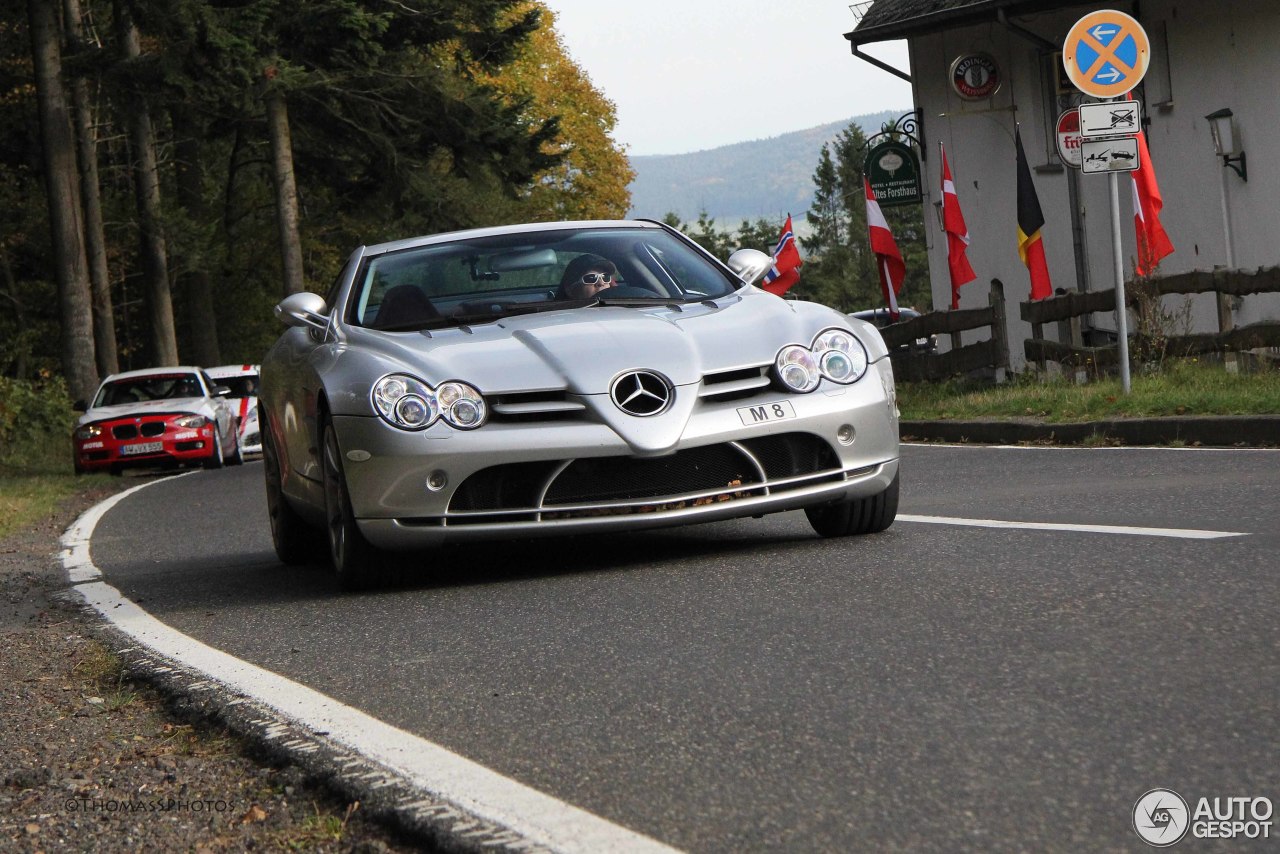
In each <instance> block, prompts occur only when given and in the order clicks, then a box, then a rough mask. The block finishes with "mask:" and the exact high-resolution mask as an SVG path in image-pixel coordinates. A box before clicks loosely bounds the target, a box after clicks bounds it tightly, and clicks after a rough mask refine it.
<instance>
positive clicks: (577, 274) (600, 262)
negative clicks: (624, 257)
mask: <svg viewBox="0 0 1280 854" xmlns="http://www.w3.org/2000/svg"><path fill="white" fill-rule="evenodd" d="M617 282H618V268H617V267H616V266H614V263H613V262H612V261H610V260H609V259H608V258H604V257H601V256H600V255H579V256H578V257H577V258H574V259H573V260H572V261H570V262H569V266H567V267H565V268H564V275H563V276H561V277H560V290H559V292H558V294H557V296H558V297H559V298H560V299H592V298H593V297H595V296H597V295H598V294H599V293H600V292H601V291H603V290H606V289H608V288H611V287H613V286H614V285H615V284H617Z"/></svg>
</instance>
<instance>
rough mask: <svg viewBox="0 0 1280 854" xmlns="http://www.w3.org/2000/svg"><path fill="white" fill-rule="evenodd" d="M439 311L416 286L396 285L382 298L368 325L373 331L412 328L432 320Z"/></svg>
mask: <svg viewBox="0 0 1280 854" xmlns="http://www.w3.org/2000/svg"><path fill="white" fill-rule="evenodd" d="M439 316H440V311H439V309H437V308H436V307H435V306H434V305H433V304H432V302H431V300H429V299H427V295H426V294H424V293H423V292H422V290H421V289H420V288H418V287H417V286H416V285H396V286H395V287H394V288H391V289H390V290H389V291H387V292H386V294H384V295H383V297H382V305H380V306H379V307H378V313H377V315H376V316H375V317H374V318H373V323H372V324H370V325H371V326H372V327H373V328H374V329H386V328H387V327H390V326H412V325H413V324H415V323H423V322H425V321H428V320H434V319H435V318H437V317H439Z"/></svg>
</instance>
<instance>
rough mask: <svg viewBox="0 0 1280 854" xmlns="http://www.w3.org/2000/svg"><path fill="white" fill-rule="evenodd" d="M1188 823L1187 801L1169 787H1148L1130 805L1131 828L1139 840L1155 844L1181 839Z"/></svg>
mask: <svg viewBox="0 0 1280 854" xmlns="http://www.w3.org/2000/svg"><path fill="white" fill-rule="evenodd" d="M1190 824H1191V815H1190V813H1189V812H1188V811H1187V802H1186V801H1184V800H1183V799H1182V796H1181V795H1179V794H1178V793H1177V792H1175V791H1173V790H1171V789H1152V790H1151V791H1149V792H1147V793H1146V794H1145V795H1143V796H1142V797H1140V798H1138V802H1137V803H1136V804H1134V805H1133V829H1134V830H1136V831H1137V832H1138V836H1140V837H1142V841H1143V842H1145V843H1147V844H1148V845H1154V846H1155V847H1156V848H1167V847H1168V846H1170V845H1173V844H1174V843H1176V842H1178V841H1179V840H1181V839H1182V837H1184V836H1186V835H1187V828H1188V827H1189V826H1190Z"/></svg>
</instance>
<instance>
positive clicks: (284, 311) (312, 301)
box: [276, 293, 329, 332]
mask: <svg viewBox="0 0 1280 854" xmlns="http://www.w3.org/2000/svg"><path fill="white" fill-rule="evenodd" d="M328 314H329V306H327V305H325V302H324V297H322V296H319V295H318V294H308V293H301V294H290V295H289V296H287V297H285V298H284V299H282V300H281V301H280V304H279V305H277V306H276V317H278V318H280V321H281V322H282V323H284V324H285V325H286V326H310V327H311V328H312V329H319V330H321V331H322V332H323V331H324V330H325V329H327V328H328V326H329V317H328Z"/></svg>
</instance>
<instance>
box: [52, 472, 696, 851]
mask: <svg viewBox="0 0 1280 854" xmlns="http://www.w3.org/2000/svg"><path fill="white" fill-rule="evenodd" d="M160 482H161V481H149V482H147V483H143V484H140V485H138V486H136V487H134V488H133V489H129V490H126V491H124V492H121V493H119V494H117V495H115V496H112V497H111V498H109V499H107V500H106V501H104V502H102V503H101V504H98V505H96V506H94V507H92V508H90V509H89V510H88V511H86V512H85V513H84V515H82V516H81V517H80V518H79V519H77V520H76V522H75V523H74V524H73V525H72V526H71V527H70V528H68V529H67V532H66V534H64V535H63V538H62V543H63V546H64V550H63V552H62V560H63V565H64V567H65V568H66V570H67V574H68V576H71V580H72V583H73V585H74V587H73V589H74V590H75V591H76V592H78V593H79V594H80V595H81V596H82V597H83V598H84V600H85V602H86V603H87V604H89V605H90V606H91V607H93V608H94V609H95V610H96V611H97V612H98V613H99V614H100V615H102V617H103V618H104V619H105V620H107V621H108V622H109V623H111V624H112V625H114V626H115V627H116V628H117V629H119V630H120V631H122V632H124V633H125V634H126V635H128V636H129V637H131V638H133V639H135V640H136V641H138V642H139V643H140V644H142V645H144V646H146V647H147V648H149V649H150V650H152V651H153V652H155V653H157V654H159V655H160V656H162V657H164V658H166V659H168V660H170V661H173V662H176V663H178V664H180V665H182V666H184V667H187V668H190V669H193V670H196V671H199V672H200V673H203V674H204V675H206V676H208V677H209V678H211V679H213V680H216V681H217V682H219V683H221V684H222V685H224V686H226V687H227V688H229V689H231V690H232V691H235V692H237V693H240V694H245V695H248V696H249V697H251V698H252V699H253V700H255V701H256V702H258V703H261V704H262V705H263V706H266V707H268V708H270V709H273V710H274V711H275V712H277V713H278V714H280V715H282V716H284V717H286V718H288V719H290V720H292V721H294V722H296V723H298V724H300V725H302V726H305V727H307V728H309V729H310V730H311V731H312V732H325V733H327V737H328V738H330V739H332V740H333V741H335V742H337V743H339V744H342V745H344V746H346V747H348V748H350V749H352V750H355V751H356V752H358V753H360V754H362V755H364V756H365V757H367V758H368V759H370V760H372V761H373V762H376V763H378V764H380V765H382V766H384V767H385V768H387V769H388V770H390V771H391V772H393V773H396V774H399V775H400V776H402V777H403V778H405V779H406V780H407V781H408V782H409V783H411V784H412V785H414V786H416V787H417V788H418V789H419V790H421V791H422V792H423V794H424V796H426V797H429V798H431V799H433V801H447V802H450V803H453V804H456V805H457V806H459V807H461V808H462V809H464V810H466V811H468V812H470V813H471V814H473V815H475V816H478V817H481V818H484V819H487V820H488V821H491V822H494V823H495V824H499V825H501V826H502V827H505V828H509V829H511V830H512V831H514V832H516V833H518V834H520V835H521V836H523V837H524V838H525V839H529V840H531V841H533V842H536V843H538V844H540V845H543V846H546V847H547V848H550V849H552V850H554V851H564V852H583V854H591V853H592V852H601V851H619V852H673V851H675V850H676V849H673V848H670V847H668V846H666V845H664V844H662V843H661V842H658V841H657V840H655V839H651V838H649V837H647V836H643V835H641V834H639V833H636V832H635V831H632V830H628V829H627V828H625V827H622V826H621V825H617V824H614V823H613V822H611V821H609V820H607V819H604V818H601V817H600V816H597V815H595V814H593V813H590V812H587V811H586V810H584V809H581V808H579V807H575V806H573V805H572V804H568V803H565V802H564V801H561V800H559V799H557V798H554V797H552V796H551V795H548V794H545V793H543V792H540V791H538V790H537V789H533V788H531V787H529V786H526V785H524V784H522V783H519V782H517V781H515V780H512V779H511V778H510V777H506V776H504V775H502V774H499V773H498V772H496V771H493V770H491V769H489V768H486V767H485V766H483V765H480V764H479V763H476V762H472V761H471V760H470V759H466V758H465V757H462V756H459V755H458V754H456V753H453V752H452V751H449V750H446V749H445V748H443V747H441V746H440V745H438V744H435V743H433V742H430V741H427V740H426V739H424V738H420V737H419V736H416V735H414V734H413V733H410V732H406V731H404V730H402V729H399V728H397V727H394V726H392V725H390V724H388V723H385V722H383V721H381V720H379V719H377V718H375V717H373V716H371V715H368V714H365V713H364V712H361V711H359V710H358V709H355V708H352V707H351V706H347V705H345V704H343V703H341V702H339V701H337V700H335V699H333V698H332V697H328V696H326V695H324V694H321V693H320V692H319V691H315V690H313V689H311V688H308V687H306V686H305V685H302V684H300V683H297V682H294V681H293V680H291V679H287V678H285V677H283V676H281V675H279V674H278V673H273V672H271V671H270V670H266V669H265V668H262V667H258V666H256V665H253V664H250V663H249V662H247V661H241V660H240V659H238V658H235V657H234V656H232V655H229V654H227V653H225V652H222V651H221V650H218V649H214V648H213V647H211V646H208V645H206V644H203V643H201V642H200V641H198V640H196V639H195V638H192V637H190V636H188V635H185V634H183V633H182V632H180V631H178V630H177V629H175V628H173V627H171V626H169V625H167V624H165V623H162V622H161V621H160V620H158V619H156V618H155V617H153V616H152V615H151V614H149V613H147V612H146V611H144V610H143V609H142V608H140V607H139V606H138V605H137V603H135V602H133V601H131V600H130V599H127V598H126V597H124V596H123V595H122V594H121V593H120V591H119V590H117V589H116V588H114V587H112V586H111V585H109V584H107V583H105V582H103V581H101V580H100V579H101V578H102V571H101V570H100V569H98V567H97V566H96V565H94V563H93V560H92V559H91V558H90V557H89V544H90V540H91V538H92V536H93V530H94V528H95V527H96V526H97V524H98V522H99V520H100V519H101V518H102V516H103V515H104V514H105V513H106V512H107V511H108V510H110V509H111V508H112V507H113V506H115V505H116V504H117V503H119V502H120V500H122V499H123V498H124V497H125V496H127V495H130V494H132V493H134V492H137V491H138V490H139V489H142V488H144V487H147V486H151V485H153V484H155V483H160ZM73 572H74V573H75V576H72V573H73ZM77 577H79V578H81V579H83V581H82V582H78V581H77V580H76V578H77Z"/></svg>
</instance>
